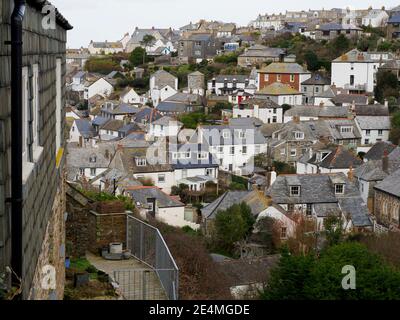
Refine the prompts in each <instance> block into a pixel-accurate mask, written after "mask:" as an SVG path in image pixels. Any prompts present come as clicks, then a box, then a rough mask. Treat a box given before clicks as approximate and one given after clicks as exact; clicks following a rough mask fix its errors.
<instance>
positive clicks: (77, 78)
mask: <svg viewBox="0 0 400 320" xmlns="http://www.w3.org/2000/svg"><path fill="white" fill-rule="evenodd" d="M85 78H86V72H84V71H79V72H77V73H75V74H74V75H73V76H72V82H71V84H70V86H71V90H72V91H78V92H81V91H84V90H85Z"/></svg>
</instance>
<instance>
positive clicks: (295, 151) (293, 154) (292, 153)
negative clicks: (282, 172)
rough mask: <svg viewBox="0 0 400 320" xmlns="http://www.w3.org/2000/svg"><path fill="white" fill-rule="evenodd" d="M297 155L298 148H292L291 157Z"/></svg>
mask: <svg viewBox="0 0 400 320" xmlns="http://www.w3.org/2000/svg"><path fill="white" fill-rule="evenodd" d="M296 155H297V150H296V149H292V150H290V156H291V157H295V156H296Z"/></svg>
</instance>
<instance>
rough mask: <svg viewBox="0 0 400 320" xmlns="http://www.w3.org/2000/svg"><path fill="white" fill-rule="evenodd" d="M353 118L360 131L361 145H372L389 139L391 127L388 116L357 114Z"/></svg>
mask: <svg viewBox="0 0 400 320" xmlns="http://www.w3.org/2000/svg"><path fill="white" fill-rule="evenodd" d="M355 120H356V125H357V127H358V129H359V130H360V133H361V139H362V140H361V144H362V145H363V146H369V147H372V145H374V144H375V143H377V142H381V141H389V134H390V128H391V123H390V117H389V116H357V117H356V118H355ZM368 150H369V148H368ZM368 150H362V151H368Z"/></svg>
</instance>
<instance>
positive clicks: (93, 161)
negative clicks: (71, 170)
mask: <svg viewBox="0 0 400 320" xmlns="http://www.w3.org/2000/svg"><path fill="white" fill-rule="evenodd" d="M89 162H90V163H96V162H97V157H96V155H92V156H90V158H89Z"/></svg>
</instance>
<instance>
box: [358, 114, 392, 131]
mask: <svg viewBox="0 0 400 320" xmlns="http://www.w3.org/2000/svg"><path fill="white" fill-rule="evenodd" d="M356 121H357V122H358V125H359V126H360V128H361V129H362V130H379V129H382V130H390V128H391V123H390V117H389V116H384V117H381V116H379V117H376V116H357V117H356Z"/></svg>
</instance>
